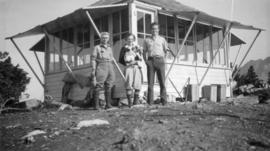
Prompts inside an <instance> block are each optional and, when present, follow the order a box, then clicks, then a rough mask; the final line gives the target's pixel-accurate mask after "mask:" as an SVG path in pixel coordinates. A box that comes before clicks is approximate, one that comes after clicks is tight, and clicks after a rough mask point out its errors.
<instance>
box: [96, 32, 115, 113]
mask: <svg viewBox="0 0 270 151" xmlns="http://www.w3.org/2000/svg"><path fill="white" fill-rule="evenodd" d="M109 39H110V35H109V33H108V32H102V33H100V44H99V45H97V46H95V48H94V51H93V53H92V54H91V63H92V65H91V66H92V72H91V77H92V78H93V79H92V82H93V85H94V86H95V90H94V103H95V109H96V110H99V109H100V107H99V94H100V91H101V90H102V89H103V88H104V89H105V101H106V107H105V108H106V109H109V108H111V107H112V106H111V88H112V86H113V82H114V80H115V73H114V67H113V64H112V60H113V53H112V49H111V47H110V46H109V44H108V42H109Z"/></svg>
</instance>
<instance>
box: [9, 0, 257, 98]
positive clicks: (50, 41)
mask: <svg viewBox="0 0 270 151" xmlns="http://www.w3.org/2000/svg"><path fill="white" fill-rule="evenodd" d="M91 21H93V22H91ZM152 22H158V23H159V24H160V35H162V36H164V37H165V38H166V40H167V41H168V44H169V46H170V48H171V49H172V50H173V51H174V52H175V53H178V54H179V55H178V56H177V57H176V58H173V57H172V56H171V55H168V56H167V71H169V70H170V72H169V74H168V79H169V80H168V81H170V82H167V91H168V94H170V95H175V96H178V95H179V93H180V94H181V95H183V94H182V93H183V91H182V92H180V91H181V90H182V89H183V87H184V86H185V84H186V82H187V81H188V79H190V80H189V82H190V84H196V85H198V87H199V95H201V88H202V87H203V86H204V85H211V84H220V85H225V86H226V90H227V91H226V92H227V93H226V96H227V97H229V96H230V94H231V89H230V79H231V67H230V62H231V61H230V59H229V53H230V47H231V46H236V45H241V44H245V42H243V41H242V40H241V39H239V38H238V37H237V36H235V35H234V34H232V33H231V32H230V29H231V28H236V29H247V30H258V34H257V36H258V35H259V33H260V31H261V30H262V29H259V28H255V27H253V26H248V25H243V24H241V23H239V22H235V21H229V20H225V19H222V18H217V17H214V16H211V15H209V14H207V13H204V12H201V11H199V10H197V9H194V8H192V7H189V6H185V5H183V4H181V3H179V2H177V1H174V0H100V1H98V2H96V3H94V4H92V5H90V6H86V7H83V8H80V9H78V10H75V11H74V12H72V13H70V14H68V15H65V16H63V17H59V18H57V19H55V20H53V21H50V22H48V23H45V24H42V25H38V26H36V27H34V28H32V29H30V30H28V31H25V32H23V33H19V34H16V35H14V36H11V37H8V38H7V39H10V40H11V41H12V42H13V44H15V46H17V45H16V43H15V41H14V38H19V37H24V36H30V35H37V34H45V36H44V38H42V39H41V40H40V41H39V42H38V43H36V44H35V45H34V46H33V47H32V48H31V50H32V51H34V52H42V53H44V54H45V55H44V56H45V74H44V79H45V80H44V81H45V83H44V84H43V83H41V84H43V86H44V93H45V94H49V95H51V96H53V97H55V98H56V99H57V100H59V99H60V97H61V89H62V86H63V82H62V79H63V77H64V75H65V74H66V73H67V71H72V72H73V73H79V74H82V75H85V76H89V75H90V71H91V68H90V61H91V60H90V59H91V58H90V54H91V52H92V50H93V48H94V46H95V45H96V44H98V43H99V36H98V34H97V32H96V29H95V27H96V28H97V29H98V30H99V31H108V32H109V33H110V34H111V41H110V43H111V45H112V46H113V49H114V57H115V59H116V60H118V56H119V52H120V48H121V46H122V45H123V44H124V38H125V36H126V35H127V34H128V33H129V32H130V33H133V34H135V35H136V36H137V42H138V44H139V45H142V43H143V40H144V39H145V38H146V37H147V36H150V35H151V30H150V28H151V27H150V24H151V23H152ZM257 36H256V38H257ZM256 38H255V39H256ZM255 39H254V41H255ZM252 44H253V43H252ZM252 44H251V46H252ZM17 49H18V50H19V51H20V49H19V48H18V47H17ZM20 52H21V51H20ZM21 54H22V55H23V52H21ZM26 61H27V58H26ZM118 65H119V66H120V68H122V67H121V65H120V64H118ZM172 65H173V66H172ZM30 66H31V65H30ZM69 67H70V70H68V68H69ZM115 71H116V73H117V75H118V76H117V79H116V81H115V86H116V89H115V90H117V91H114V97H124V96H125V90H124V87H123V79H122V78H121V75H120V72H119V71H118V70H117V68H115ZM33 72H34V71H33ZM143 73H144V82H145V84H144V88H143V90H146V88H147V81H146V80H147V78H146V67H144V68H143ZM37 78H39V77H37ZM39 79H40V78H39ZM40 81H41V80H40ZM172 83H173V84H174V85H172ZM88 89H89V88H88V87H85V88H83V89H81V88H80V87H79V86H78V85H74V86H73V88H72V91H71V93H70V96H69V97H70V98H72V99H83V98H84V97H85V95H86V93H87V91H88ZM157 90H158V87H157V88H155V91H157ZM176 90H178V92H177V91H176ZM142 92H143V91H142Z"/></svg>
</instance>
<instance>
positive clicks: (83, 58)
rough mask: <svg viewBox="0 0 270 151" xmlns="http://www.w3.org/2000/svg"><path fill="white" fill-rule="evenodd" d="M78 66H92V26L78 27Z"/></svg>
mask: <svg viewBox="0 0 270 151" xmlns="http://www.w3.org/2000/svg"><path fill="white" fill-rule="evenodd" d="M76 34H77V47H76V56H77V64H76V65H77V66H78V67H79V66H84V65H87V64H90V25H89V24H86V25H81V26H78V28H77V31H76Z"/></svg>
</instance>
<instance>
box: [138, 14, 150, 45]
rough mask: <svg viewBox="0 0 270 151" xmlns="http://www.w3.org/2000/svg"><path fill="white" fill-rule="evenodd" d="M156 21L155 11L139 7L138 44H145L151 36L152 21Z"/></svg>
mask: <svg viewBox="0 0 270 151" xmlns="http://www.w3.org/2000/svg"><path fill="white" fill-rule="evenodd" d="M153 21H154V13H153V12H148V11H143V10H140V9H138V11H137V32H138V44H139V45H140V46H142V45H143V41H144V39H145V38H146V37H148V36H151V23H152V22H153Z"/></svg>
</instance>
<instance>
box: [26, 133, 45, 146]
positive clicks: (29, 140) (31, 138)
mask: <svg viewBox="0 0 270 151" xmlns="http://www.w3.org/2000/svg"><path fill="white" fill-rule="evenodd" d="M40 134H46V132H45V131H42V130H34V131H32V132H29V133H28V134H27V135H24V136H23V137H21V139H22V140H24V143H25V144H30V143H33V142H35V139H34V136H36V135H40Z"/></svg>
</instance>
